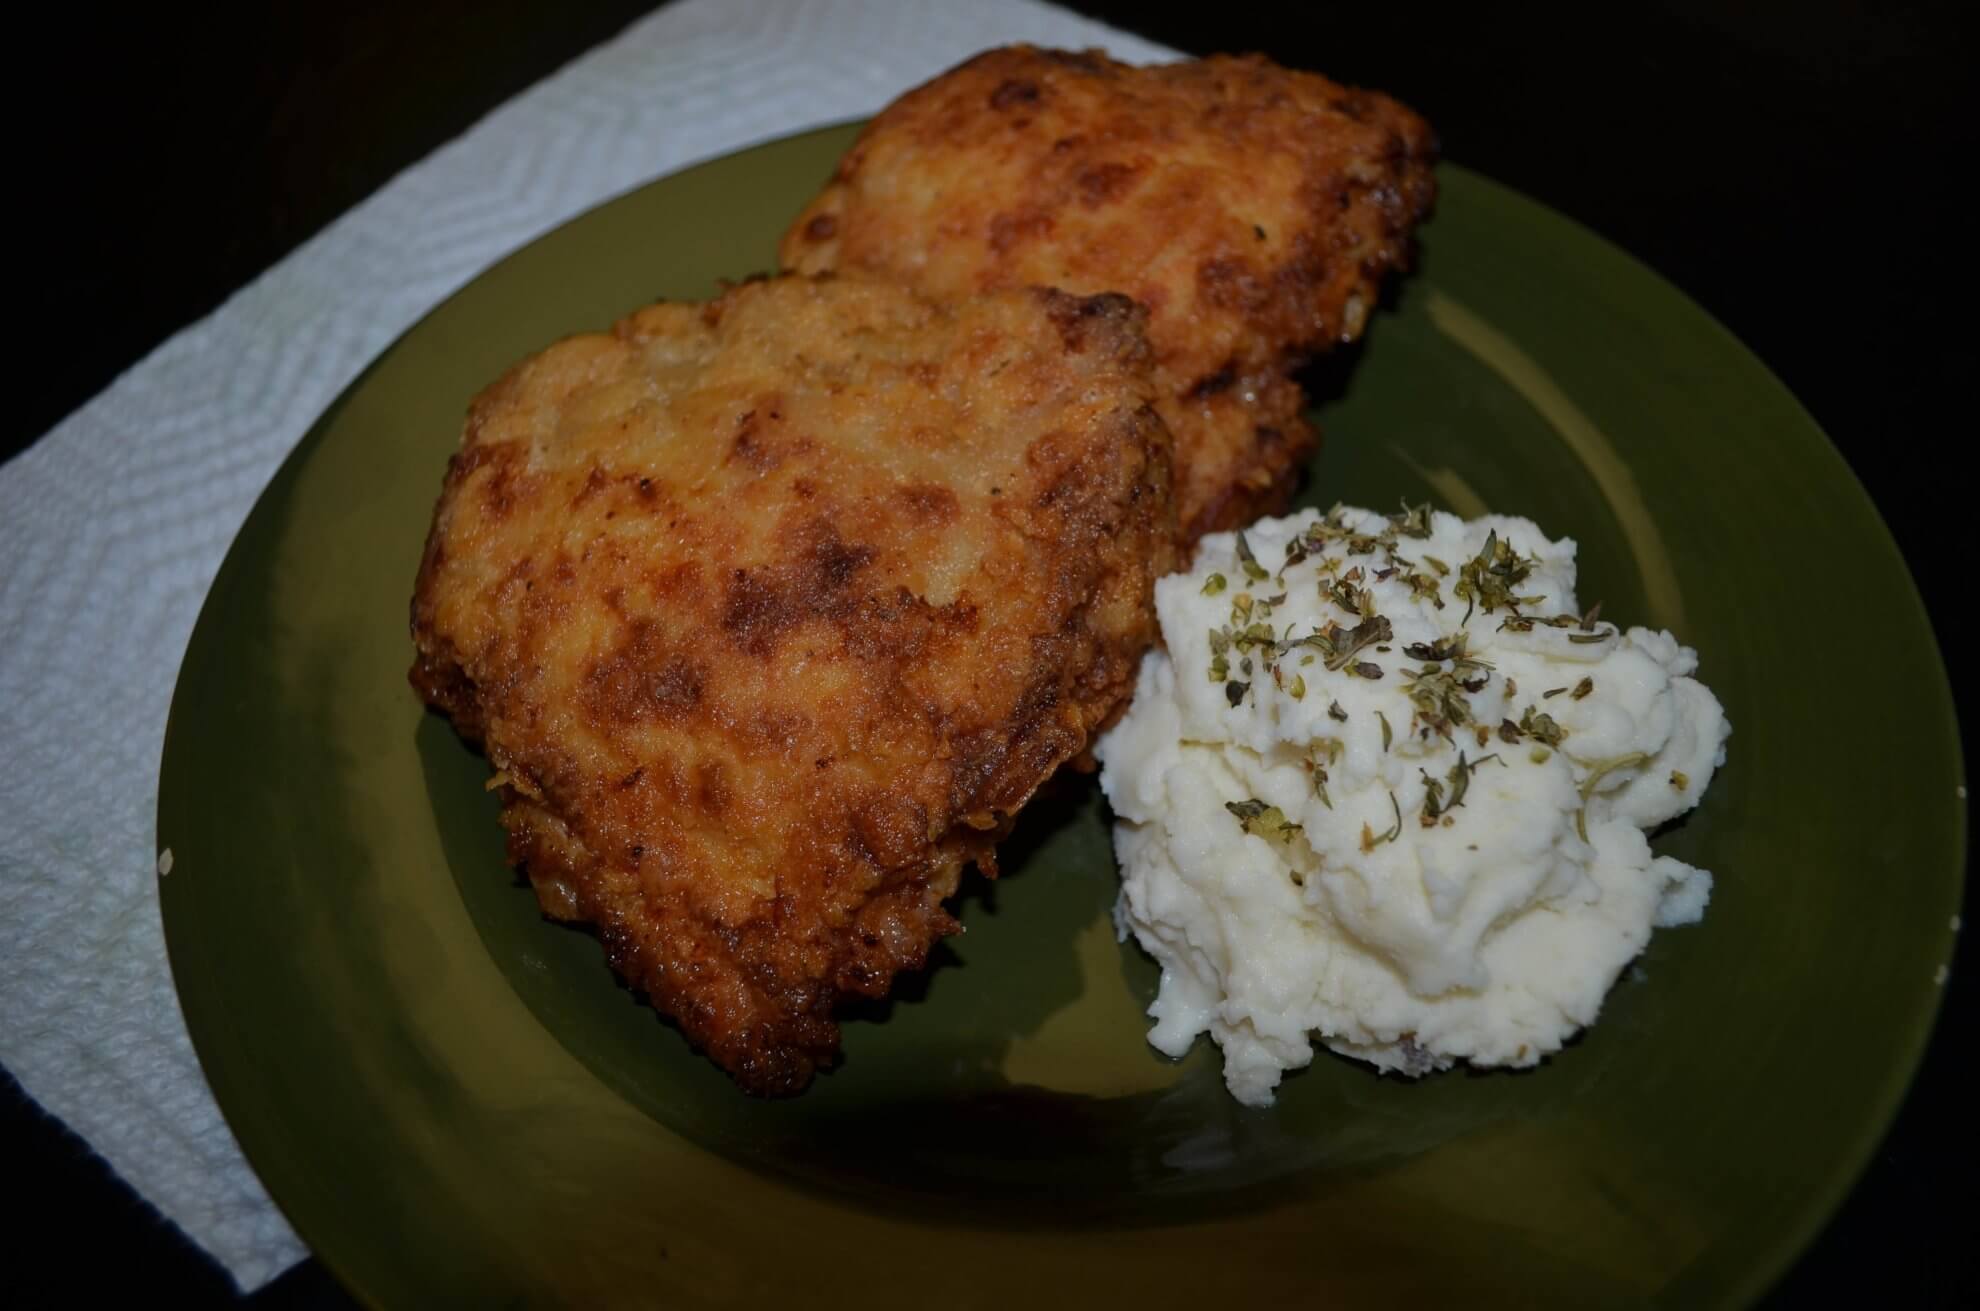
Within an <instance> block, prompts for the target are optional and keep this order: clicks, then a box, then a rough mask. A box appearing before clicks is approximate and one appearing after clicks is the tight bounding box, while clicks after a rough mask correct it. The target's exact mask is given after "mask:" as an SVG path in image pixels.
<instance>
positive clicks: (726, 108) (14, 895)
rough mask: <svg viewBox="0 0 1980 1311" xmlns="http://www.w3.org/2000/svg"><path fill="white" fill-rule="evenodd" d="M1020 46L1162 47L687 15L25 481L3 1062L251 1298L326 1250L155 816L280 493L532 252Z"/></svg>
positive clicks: (598, 68) (773, 12) (443, 170)
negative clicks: (712, 160) (419, 330)
mask: <svg viewBox="0 0 1980 1311" xmlns="http://www.w3.org/2000/svg"><path fill="white" fill-rule="evenodd" d="M1017 40H1029V41H1035V42H1038V43H1040V44H1048V45H1062V46H1082V45H1104V46H1106V47H1107V48H1108V49H1110V50H1111V51H1112V52H1113V53H1114V54H1116V55H1118V56H1120V57H1122V58H1126V59H1130V60H1147V59H1159V58H1163V57H1165V56H1166V55H1167V54H1168V52H1166V51H1163V50H1162V49H1161V48H1159V47H1156V46H1153V45H1150V44H1149V43H1147V42H1145V41H1141V40H1139V39H1136V38H1133V37H1129V36H1126V35H1124V34H1121V33H1118V32H1115V31H1112V30H1110V29H1108V28H1105V27H1102V26H1100V25H1099V24H1096V23H1092V22H1088V21H1086V20H1084V19H1081V18H1078V17H1075V16H1074V15H1071V14H1068V13H1065V12H1063V11H1060V10H1056V9H1053V8H1050V7H1048V6H1045V5H1041V4H1036V3H1032V2H1031V0H972V2H971V3H963V2H962V0H956V2H955V3H952V4H924V3H918V2H917V0H781V2H779V0H688V2H687V3H682V4H677V5H674V6H671V7H669V8H667V9H664V10H661V11H660V12H659V13H656V14H654V15H652V16H650V17H648V18H646V19H644V20H642V21H641V22H639V23H637V24H636V25H634V26H633V27H631V28H629V29H628V30H627V31H625V32H624V33H622V34H621V35H620V36H618V37H617V38H615V39H613V40H612V41H610V42H608V43H606V44H605V45H602V46H600V47H598V48H597V49H594V50H592V51H591V52H590V53H588V54H586V55H584V56H583V57H582V58H580V59H578V60H577V61H575V62H574V63H572V64H570V65H569V66H568V67H566V68H564V69H562V70H561V71H559V72H557V73H556V74H554V75H552V76H551V77H550V78H548V79H546V80H545V81H543V82H541V83H539V84H538V85H536V86H535V87H533V88H531V89H530V90H528V91H526V92H524V93H523V94H521V95H519V96H517V97H516V98H515V99H514V100H512V101H510V102H509V103H507V104H506V105H504V106H502V107H501V108H500V109H498V110H496V111H495V112H494V113H492V114H490V115H489V116H488V117H487V118H485V119H483V120H482V121H481V122H480V123H478V124H477V125H475V127H473V128H472V129H471V130H469V131H468V132H467V134H466V135H464V136H462V137H461V138H460V139H458V140H456V141H454V142H453V143H451V144H449V145H447V146H445V147H443V148H442V149H440V150H438V151H436V152H435V153H434V154H433V155H432V156H430V157H429V158H427V159H425V160H423V161H421V162H420V163H419V164H417V165H415V166H413V167H412V168H410V169H408V170H407V171H406V172H404V173H402V174H400V175H399V176H398V177H397V178H395V179H393V181H392V182H390V183H389V184H387V185H386V186H385V187H384V188H383V189H382V190H380V191H379V192H378V193H377V194H375V195H373V196H372V197H371V198H369V199H368V200H366V201H365V202H364V203H363V204H361V205H359V206H357V208H355V209H353V210H351V211H350V212H349V213H348V214H346V215H344V216H343V217H342V218H340V219H339V220H337V221H336V222H335V223H333V224H331V225H330V226H329V227H328V228H327V229H325V230H324V231H323V232H322V233H320V234H319V235H317V236H316V237H315V238H313V239H312V240H311V241H309V242H308V243H307V244H306V245H304V246H302V247H301V248H300V249H298V250H297V251H295V252H294V253H293V254H291V255H290V256H289V257H288V258H287V259H284V260H283V261H282V262H281V263H280V264H278V265H276V266H275V267H274V268H273V269H270V270H269V271H268V272H267V273H265V274H264V275H262V277H261V278H260V279H258V280H257V281H255V282H254V283H253V284H251V285H250V286H248V287H247V288H245V289H244V290H242V291H241V292H239V293H238V294H236V295H235V296H234V297H233V298H232V299H231V300H229V301H228V302H227V303H226V305H224V306H223V307H221V308H220V309H219V310H218V311H216V312H215V313H214V314H213V315H212V316H210V317H209V318H206V319H204V320H202V321H201V322H199V323H196V324H194V325H193V326H191V327H189V328H187V329H185V330H184V331H182V332H180V333H179V334H178V335H177V336H175V337H173V338H172V339H171V340H169V341H167V342H166V343H165V344H164V345H162V346H160V347H159V348H158V349H157V350H156V351H155V352H153V353H152V354H151V355H150V356H149V357H148V358H147V359H145V360H144V361H143V362H142V363H140V364H138V365H137V366H136V367H134V368H132V369H131V370H130V371H129V372H127V373H125V374H124V375H123V376H122V377H120V378H118V379H117V381H116V382H115V383H113V384H112V385H111V386H110V387H109V389H108V390H106V391H105V392H104V393H103V394H102V395H100V396H98V397H97V398H96V399H95V400H93V401H91V402H90V403H89V404H88V405H86V406H84V407H83V408H82V409H81V410H78V411H77V412H76V413H75V414H73V415H71V416H70V417H69V418H68V419H67V420H65V421H64V422H63V423H61V424H60V425H59V426H57V427H56V428H55V429H54V430H53V431H51V432H50V433H48V434H47V435H46V436H45V437H43V438H42V439H41V440H40V441H39V442H38V443H36V444H35V445H34V446H32V447H30V448H29V449H28V450H27V451H25V452H24V453H22V454H21V455H20V456H19V457H18V458H16V459H15V460H14V461H13V462H12V463H10V464H8V465H7V466H5V467H4V468H0V560H5V561H6V565H5V568H4V571H0V635H4V636H3V637H0V742H4V743H5V747H6V749H5V751H3V752H0V813H4V814H6V815H7V816H8V817H9V819H10V823H9V824H8V825H7V826H6V827H5V828H4V829H0V1016H4V1019H0V1064H4V1065H5V1066H6V1068H7V1069H9V1070H11V1071H12V1072H13V1073H14V1075H15V1076H16V1077H17V1078H18V1079H19V1080H20V1081H21V1083H22V1084H23V1085H24V1086H25V1087H26V1089H27V1091H28V1092H29V1094H31V1095H32V1096H33V1097H35V1098H36V1099H37V1100H38V1101H40V1102H41V1104H42V1105H44V1106H45V1107H47V1108H48V1110H49V1111H51V1112H52V1113H54V1114H55V1115H57V1116H59V1117H61V1118H62V1119H63V1120H65V1121H67V1122H68V1124H69V1125H70V1126H71V1127H73V1128H74V1129H75V1130H76V1131H77V1132H78V1133H80V1134H81V1135H82V1136H83V1137H84V1138H85V1139H87V1140H88V1141H89V1143H90V1144H91V1145H92V1146H94V1147H95V1148H96V1149H97V1151H99V1152H100V1153H102V1155H103V1156H104V1157H105V1158H106V1159H107V1160H108V1161H109V1163H110V1164H111V1166H113V1167H114V1168H115V1169H116V1170H117V1172H118V1173H119V1174H121V1175H122V1176H123V1177H124V1178H125V1179H127V1180H128V1181H129V1182H130V1183H131V1184H132V1185H133V1186H134V1187H135V1188H136V1189H137V1190H138V1191H139V1192H140V1193H142V1194H143V1195H144V1196H145V1197H146V1198H148V1199H149V1200H150V1201H151V1202H152V1203H153V1204H155V1205H156V1206H157V1207H158V1208H159V1209H160V1210H162V1211H163V1212H164V1213H165V1214H166V1215H168V1216H170V1217H171V1218H172V1219H173V1220H174V1221H176V1222H177V1223H178V1224H179V1225H180V1226H181V1227H182V1228H183V1229H184V1230H185V1231H186V1232H187V1233H188V1234H189V1235H190V1236H191V1237H192V1238H193V1239H194V1240H196V1241H197V1242H199V1243H201V1244H202V1245H204V1246H205V1247H206V1248H207V1250H209V1251H210V1252H212V1253H213V1254H214V1256H216V1257H217V1258H219V1260H220V1261H221V1262H222V1263H223V1264H225V1265H226V1266H227V1267H228V1269H230V1270H231V1271H232V1272H233V1274H234V1276H235V1278H236V1279H237V1280H239V1281H240V1283H241V1284H242V1286H243V1287H244V1288H253V1287H255V1286H257V1285H259V1284H261V1283H263V1282H265V1281H266V1280H268V1279H270V1278H271V1277H273V1276H274V1275H275V1274H277V1273H279V1272H280V1271H281V1270H282V1269H283V1268H284V1267H286V1266H288V1265H289V1264H290V1263H292V1262H294V1261H295V1260H297V1259H298V1258H299V1257H300V1256H301V1255H302V1254H303V1248H302V1246H301V1244H300V1243H299V1242H298V1241H297V1239H296V1237H295V1235H294V1233H293V1232H292V1231H291V1230H290V1229H289V1226H288V1225H287V1223H286V1222H284V1220H283V1219H282V1217H281V1214H280V1213H279V1212H278V1211H277V1210H276V1209H275V1207H274V1206H273V1204H272V1203H271V1202H270V1201H269V1199H268V1196H267V1194H266V1193H265V1192H264V1191H263V1190H262V1187H261V1185H260V1183H259V1182H258V1181H257V1180H256V1179H255V1177H254V1174H253V1172H252V1171H251V1170H250V1169H249V1168H248V1166H247V1163H246V1162H245V1161H244V1160H243V1159H242V1157H241V1155H240V1151H239V1148H238V1147H237V1146H236V1145H235V1143H234V1140H233V1137H232V1135H231V1134H230V1133H229V1132H228V1130H227V1127H226V1124H225V1123H224V1121H223V1120H222V1119H221V1117H220V1112H219V1109H218V1107H217V1106H216V1105H215V1104H214V1102H213V1098H212V1095H211V1093H209V1092H208V1090H207V1087H206V1083H205V1081H204V1079H203V1078H202V1077H201V1075H200V1071H199V1066H198V1063H197V1061H196V1060H195V1058H194V1056H193V1052H192V1047H191V1043H190V1042H189V1040H188V1039H187V1036H186V1029H185V1022H184V1020H183V1019H182V1018H181V1016H180V1014H179V1006H178V999H177V996H176V995H175V994H174V992H173V989H172V980H171V976H170V972H169V970H168V968H167V966H166V960H165V945H164V938H163V936H162V933H161V930H160V924H159V915H158V898H157V893H156V879H157V878H158V877H159V876H158V874H157V863H158V852H157V850H156V848H155V846H154V843H155V841H156V838H155V832H154V820H155V814H156V808H157V795H158V760H159V750H160V747H161V745H162V743H163V740H164V732H165V716H166V711H167V708H168V706H169V704H170V701H171V695H172V687H173V683H174V680H175V679H176V677H177V674H178V666H179V658H180V655H181V654H182V653H183V652H184V650H185V644H186V639H187V637H188V636H189V635H190V633H191V631H192V626H193V621H194V619H195V618H196V617H197V615H198V612H199V606H200V602H201V600H202V598H203V597H204V595H205V592H206V588H207V586H208V584H209V583H210V582H211V581H212V579H213V575H214V572H215V571H216V570H217V569H218V567H219V564H220V559H221V556H222V555H223V554H224V552H225V551H226V548H227V544H228V542H230V541H231V540H232V539H233V536H234V533H235V532H236V530H238V529H239V527H240V525H241V521H242V520H243V519H244V518H245V517H246V516H247V512H248V509H249V507H250V506H251V505H252V504H253V501H254V498H255V496H256V495H257V494H258V493H259V492H260V490H261V488H262V487H263V486H264V485H265V484H266V483H267V481H268V479H269V477H270V476H271V475H272V474H273V473H274V471H275V469H276V467H277V465H279V464H280V463H281V460H282V458H283V456H285V455H286V454H287V453H288V451H289V449H290V448H291V447H292V446H293V445H294V444H295V443H296V441H297V440H298V439H300V438H301V436H302V435H303V432H304V431H305V430H306V429H307V428H308V427H309V425H310V424H311V422H313V421H314V420H315V418H316V417H317V415H318V414H319V413H320V412H321V411H322V410H323V409H324V408H325V406H327V405H328V404H329V403H330V401H331V400H332V399H333V398H334V397H335V396H336V394H337V393H338V391H339V390H341V389H342V388H343V387H344V386H345V385H346V384H347V383H348V382H350V380H351V379H352V378H353V377H355V376H356V375H357V373H358V371H359V370H360V369H362V368H363V367H364V365H365V364H366V363H368V362H369V361H370V359H371V357H372V356H373V355H375V354H376V353H377V352H378V351H380V350H382V349H383V348H384V347H385V346H386V345H387V344H389V343H390V342H391V341H392V340H393V338H395V337H396V336H398V334H399V333H400V332H402V331H404V330H405V328H406V327H408V326H409V325H410V324H411V323H412V322H413V321H414V320H415V319H417V318H418V317H419V316H420V315H421V314H423V313H425V312H426V311H427V310H428V309H430V308H431V307H432V306H433V305H434V304H435V303H437V302H438V301H440V300H441V299H442V298H444V297H445V296H447V295H448V294H449V293H450V292H452V291H454V290H455V289H457V288H458V287H460V286H461V285H462V284H463V283H464V282H466V281H467V280H468V279H470V278H472V277H473V276H474V275H475V274H476V273H477V272H479V271H480V270H481V269H483V268H485V267H487V266H488V265H489V264H490V263H492V262H494V261H495V260H497V259H499V258H500V257H501V256H503V255H504V254H506V253H508V252H509V251H511V250H513V249H515V248H516V247H517V246H520V245H522V244H523V243H525V242H527V241H529V240H530V239H531V238H533V237H535V236H538V235H539V234H541V233H543V232H544V231H546V230H548V229H550V228H552V227H554V226H556V225H557V224H558V223H560V222H562V221H564V220H565V219H567V218H569V217H571V216H572V215H574V214H576V213H578V212H580V211H582V210H584V209H587V208H589V207H590V206H592V205H595V204H596V203H598V202H599V201H601V200H603V199H605V198H607V197H610V196H612V195H614V194H616V193H618V192H621V191H624V190H626V189H627V188H630V187H633V186H635V185H637V184H639V183H642V182H645V181H648V180H649V179H652V178H654V177H657V176H659V175H661V174H664V173H669V172H672V171H674V170H676V169H679V168H681V167H682V166H684V165H687V164H691V163H694V162H695V161H697V160H701V159H705V158H708V157H710V156H713V155H719V154H723V153H726V152H728V151H731V150H735V149H738V148H740V147H743V146H747V145H750V144H752V143H755V142H759V141H763V140H766V139H769V138H772V137H777V136H782V135H785V134H787V133H790V132H795V131H798V130H801V129H803V128H807V127H813V126H817V125H819V124H822V123H828V122H834V121H839V120H843V119H847V118H852V117H856V116H859V115H864V114H869V113H871V112H873V111H874V110H876V109H878V108H879V107H880V106H881V105H882V104H884V103H886V102H887V101H888V100H890V99H891V98H893V97H894V96H895V95H897V94H899V93H900V92H901V91H903V90H905V89H906V88H908V87H909V86H911V85H913V84H915V83H917V82H919V81H922V80H924V79H926V78H928V77H931V76H933V75H934V74H936V73H938V72H940V71H941V70H942V69H944V68H947V67H948V66H950V65H952V64H954V63H956V62H957V61H959V60H960V59H962V58H964V57H966V56H967V55H969V54H971V53H973V52H975V51H977V50H979V49H982V48H983V47H985V46H991V45H998V44H1002V43H1005V42H1009V41H1017Z"/></svg>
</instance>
